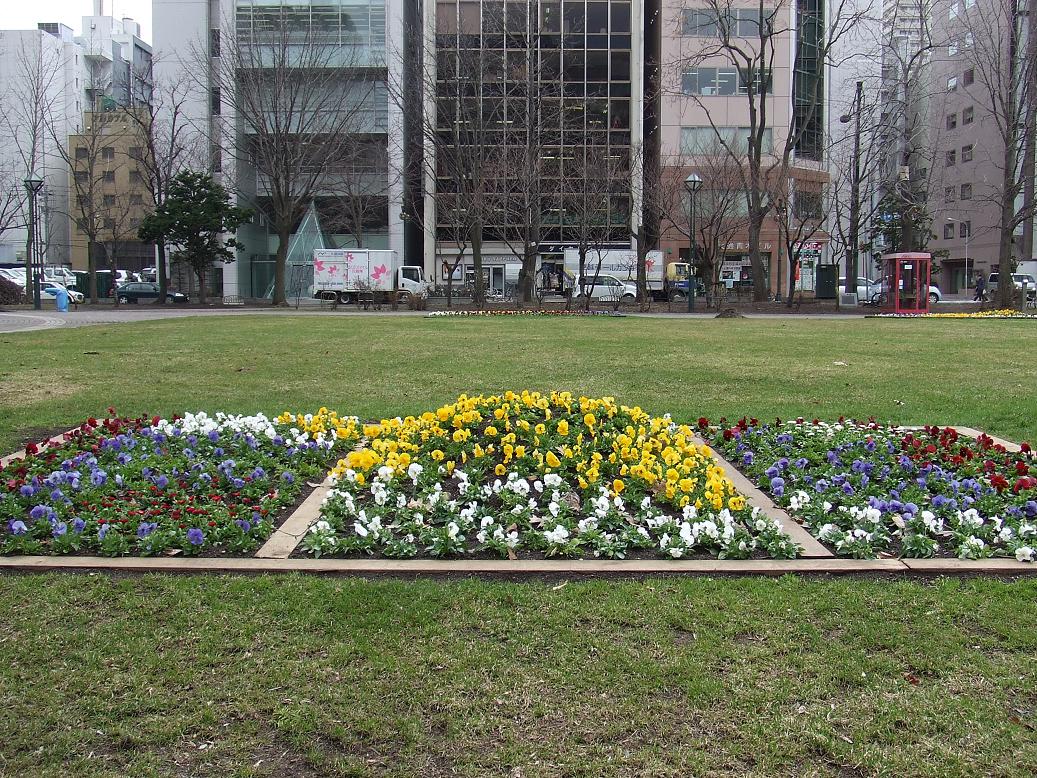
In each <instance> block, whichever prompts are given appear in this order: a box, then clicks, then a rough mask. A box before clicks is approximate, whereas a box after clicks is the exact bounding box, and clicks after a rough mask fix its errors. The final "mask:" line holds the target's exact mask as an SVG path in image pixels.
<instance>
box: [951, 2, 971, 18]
mask: <svg viewBox="0 0 1037 778" xmlns="http://www.w3.org/2000/svg"><path fill="white" fill-rule="evenodd" d="M975 4H976V0H964V6H965V8H972V6H974V5H975ZM961 12H962V3H961V2H953V3H951V5H950V7H949V8H948V9H947V17H948V18H950V19H957V18H958V15H959V14H960V13H961Z"/></svg>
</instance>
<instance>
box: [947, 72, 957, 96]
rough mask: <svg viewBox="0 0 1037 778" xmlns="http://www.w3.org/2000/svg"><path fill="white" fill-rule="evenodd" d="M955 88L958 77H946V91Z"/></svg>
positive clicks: (951, 90)
mask: <svg viewBox="0 0 1037 778" xmlns="http://www.w3.org/2000/svg"><path fill="white" fill-rule="evenodd" d="M957 88H958V77H957V76H951V77H950V78H948V79H947V91H948V92H953V91H954V90H955V89H957Z"/></svg>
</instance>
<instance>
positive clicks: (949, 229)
mask: <svg viewBox="0 0 1037 778" xmlns="http://www.w3.org/2000/svg"><path fill="white" fill-rule="evenodd" d="M953 238H954V224H953V223H952V222H948V223H947V224H945V225H943V239H944V240H951V239H953Z"/></svg>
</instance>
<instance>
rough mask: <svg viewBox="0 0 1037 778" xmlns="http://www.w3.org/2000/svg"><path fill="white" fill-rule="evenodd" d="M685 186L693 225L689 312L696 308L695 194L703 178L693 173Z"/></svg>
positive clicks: (685, 182) (689, 262)
mask: <svg viewBox="0 0 1037 778" xmlns="http://www.w3.org/2000/svg"><path fill="white" fill-rule="evenodd" d="M684 188H685V189H687V190H688V210H689V211H690V213H689V219H688V221H689V226H690V227H691V229H690V233H691V247H690V251H689V254H688V313H692V312H693V311H694V310H695V278H694V276H695V242H696V241H695V195H696V194H697V193H698V191H699V189H701V188H702V178H701V177H700V176H699V175H698V174H697V173H691V174H690V175H689V176H688V177H687V178H685V179H684Z"/></svg>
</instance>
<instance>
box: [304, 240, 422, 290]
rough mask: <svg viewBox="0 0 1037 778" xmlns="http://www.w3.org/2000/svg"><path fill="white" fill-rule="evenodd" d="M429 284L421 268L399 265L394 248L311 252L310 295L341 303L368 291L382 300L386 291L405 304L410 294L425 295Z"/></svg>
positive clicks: (319, 250)
mask: <svg viewBox="0 0 1037 778" xmlns="http://www.w3.org/2000/svg"><path fill="white" fill-rule="evenodd" d="M428 289H429V285H428V282H427V281H426V280H425V271H424V270H423V269H422V268H420V267H417V266H414V265H401V264H400V260H399V257H397V255H396V252H395V251H380V250H376V249H315V250H314V252H313V296H314V297H315V298H317V299H319V300H320V299H323V300H329V299H330V300H334V299H336V298H337V299H338V301H339V302H342V303H352V302H357V301H358V300H359V299H360V298H361V295H366V294H370V295H371V299H372V300H374V301H379V300H384V299H386V298H387V297H388V296H389V293H390V292H395V293H396V299H397V300H398V301H399V302H401V303H405V302H406V301H407V300H408V298H410V297H411V296H415V297H425V296H427V295H428Z"/></svg>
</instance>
